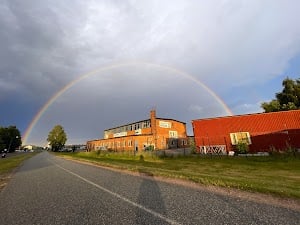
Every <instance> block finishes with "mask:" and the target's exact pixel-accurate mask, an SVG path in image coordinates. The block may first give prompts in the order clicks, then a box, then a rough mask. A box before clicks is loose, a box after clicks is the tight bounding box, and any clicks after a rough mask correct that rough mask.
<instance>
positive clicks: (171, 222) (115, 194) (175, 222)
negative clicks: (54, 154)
mask: <svg viewBox="0 0 300 225" xmlns="http://www.w3.org/2000/svg"><path fill="white" fill-rule="evenodd" d="M51 161H52V160H51ZM52 163H53V164H54V165H55V166H57V167H59V168H61V169H62V170H64V171H66V172H68V173H70V174H72V175H73V176H75V177H78V178H79V179H81V180H83V181H85V182H86V183H88V184H91V185H93V186H94V187H96V188H98V189H100V190H102V191H105V192H107V193H109V194H111V195H113V196H114V197H116V198H119V199H121V200H123V201H124V202H127V203H129V204H131V205H133V206H135V207H137V208H139V209H142V210H144V211H146V212H148V213H150V214H152V215H153V216H155V217H158V218H160V219H162V220H164V221H166V222H168V223H170V224H174V225H181V224H180V223H178V222H177V221H175V220H171V219H169V218H167V217H165V216H164V215H162V214H160V213H157V212H155V211H153V210H151V209H148V208H146V207H145V206H143V205H141V204H138V203H136V202H133V201H131V200H129V199H128V198H125V197H123V196H121V195H119V194H117V193H115V192H113V191H110V190H108V189H106V188H105V187H102V186H100V185H98V184H96V183H94V182H92V181H90V180H88V179H86V178H84V177H82V176H80V175H78V174H77V173H74V172H72V171H70V170H68V169H66V168H64V167H62V166H60V165H58V164H56V163H54V162H53V161H52Z"/></svg>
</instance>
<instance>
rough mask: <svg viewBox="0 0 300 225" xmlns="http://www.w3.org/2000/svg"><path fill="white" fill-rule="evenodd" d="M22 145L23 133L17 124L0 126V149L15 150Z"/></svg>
mask: <svg viewBox="0 0 300 225" xmlns="http://www.w3.org/2000/svg"><path fill="white" fill-rule="evenodd" d="M21 145H22V139H21V133H20V131H19V130H18V128H17V127H16V126H9V127H0V151H2V150H4V149H7V150H8V151H9V152H14V151H15V150H16V148H18V147H20V146H21Z"/></svg>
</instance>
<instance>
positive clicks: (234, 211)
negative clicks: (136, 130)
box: [0, 152, 300, 225]
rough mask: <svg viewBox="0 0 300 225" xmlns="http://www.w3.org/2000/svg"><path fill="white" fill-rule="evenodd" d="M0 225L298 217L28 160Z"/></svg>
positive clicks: (299, 219) (5, 200) (9, 191)
mask: <svg viewBox="0 0 300 225" xmlns="http://www.w3.org/2000/svg"><path fill="white" fill-rule="evenodd" d="M0 224H1V225H5V224H14V225H16V224H22V225H24V224H49V225H50V224H51V225H53V224H80V225H83V224H118V225H120V224H126V225H127V224H155V225H157V224H206V225H207V224H215V225H217V224H239V225H242V224H259V225H262V224H277V225H279V224H289V225H292V224H297V225H299V224H300V212H299V211H294V210H291V209H287V208H283V207H278V206H270V205H267V204H262V203H255V202H251V201H246V200H241V199H239V198H233V197H229V196H225V195H221V194H216V193H212V192H209V191H203V190H198V189H194V188H189V187H184V186H182V185H176V184H171V183H166V182H161V181H156V180H154V179H147V178H145V177H140V176H132V175H129V174H125V173H120V172H115V171H111V170H107V169H103V168H99V167H94V166H91V165H85V164H80V163H76V162H73V161H68V160H64V159H61V158H57V157H55V156H53V155H51V154H49V153H47V152H43V153H40V154H38V155H36V156H34V157H32V158H31V159H29V160H27V161H26V162H25V163H24V164H23V165H22V166H21V167H20V168H19V169H18V171H17V172H16V173H15V174H14V176H13V177H12V179H11V180H10V182H9V184H8V185H7V186H6V187H5V188H4V189H3V190H2V191H1V193H0Z"/></svg>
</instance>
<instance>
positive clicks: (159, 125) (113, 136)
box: [87, 110, 188, 151]
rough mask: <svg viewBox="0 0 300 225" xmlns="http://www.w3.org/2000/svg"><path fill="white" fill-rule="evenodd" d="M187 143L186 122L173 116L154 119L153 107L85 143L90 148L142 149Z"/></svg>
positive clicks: (171, 146)
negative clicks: (146, 113)
mask: <svg viewBox="0 0 300 225" xmlns="http://www.w3.org/2000/svg"><path fill="white" fill-rule="evenodd" d="M187 146H188V138H187V133H186V124H185V123H184V122H180V121H177V120H174V119H167V118H157V117H156V111H155V110H152V111H151V112H150V118H148V119H145V120H142V121H137V122H133V123H128V124H125V125H122V126H118V127H114V128H110V129H107V130H105V131H104V137H103V139H99V140H90V141H88V142H87V149H88V150H90V151H92V150H113V151H133V150H134V151H144V150H159V149H170V148H183V147H187Z"/></svg>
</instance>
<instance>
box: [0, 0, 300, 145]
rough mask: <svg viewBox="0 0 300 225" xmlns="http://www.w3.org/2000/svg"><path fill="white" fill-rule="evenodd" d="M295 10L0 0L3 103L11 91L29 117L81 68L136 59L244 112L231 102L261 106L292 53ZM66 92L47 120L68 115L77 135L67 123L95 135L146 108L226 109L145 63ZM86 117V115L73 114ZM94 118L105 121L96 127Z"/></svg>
mask: <svg viewBox="0 0 300 225" xmlns="http://www.w3.org/2000/svg"><path fill="white" fill-rule="evenodd" d="M299 9H300V3H299V2H298V1H289V3H288V4H287V3H286V2H282V1H209V2H207V1H179V0H173V1H158V0H154V1H130V0H128V1H120V0H114V1H108V0H101V1H92V0H87V1H84V2H82V1H79V0H77V1H76V0H74V1H68V0H64V1H59V2H56V3H55V4H54V3H53V1H50V0H46V1H26V2H22V1H14V0H10V1H5V0H2V1H1V6H0V26H1V33H0V44H1V51H0V75H1V76H0V77H1V78H0V87H1V88H0V106H1V108H4V107H2V104H4V102H5V103H7V102H12V101H14V99H15V98H18V102H21V103H22V102H23V103H22V106H24V105H25V107H23V111H26V112H24V113H23V114H26V115H28V117H26V118H25V119H24V121H28V120H30V116H29V113H28V112H29V111H30V112H32V111H34V110H33V109H32V108H34V109H35V111H36V112H37V111H38V110H39V108H40V107H42V105H43V104H44V103H45V102H46V101H47V100H48V99H49V98H51V96H53V94H54V93H56V92H57V91H59V90H60V89H61V88H63V87H64V86H65V85H66V84H68V83H69V82H71V81H72V80H74V79H77V78H78V77H79V76H80V75H82V74H85V73H87V72H89V71H92V70H95V69H97V68H101V67H105V66H107V65H111V64H119V63H122V62H127V61H132V60H134V61H148V62H152V63H158V64H163V65H167V66H169V67H173V68H176V69H179V70H182V71H184V72H185V73H188V74H190V75H191V76H193V77H195V78H196V79H198V80H200V81H202V82H204V83H205V84H206V85H208V86H209V87H210V88H211V89H212V90H214V91H215V92H216V93H217V94H218V95H221V96H222V98H223V99H224V100H225V101H226V102H227V103H228V104H229V105H230V106H232V109H233V111H234V112H235V113H238V112H244V111H247V107H246V106H245V105H244V106H237V105H238V104H236V103H237V102H240V103H241V104H240V105H243V104H250V105H253V106H251V107H250V106H248V109H249V111H255V110H256V109H257V110H259V108H257V106H255V105H256V102H258V101H259V99H265V97H264V96H261V95H263V93H261V92H260V90H258V86H259V87H261V86H262V85H263V84H268V81H270V80H272V79H274V78H276V77H278V76H280V75H281V74H282V73H283V72H284V71H285V70H286V68H287V67H288V66H289V61H290V60H291V59H292V58H294V57H296V56H297V55H299V51H300V46H299V43H300V24H299V23H298V21H299V14H298V12H299ZM235 89H239V90H241V91H243V92H251V93H254V92H257V93H259V94H252V95H251V97H249V99H247V101H246V100H245V101H243V99H242V97H244V95H245V94H240V93H239V94H234V90H235ZM71 92H72V93H73V94H72V96H68V95H67V94H68V93H65V95H64V96H62V97H61V98H59V99H58V100H57V102H56V103H55V104H54V105H53V108H55V112H56V113H53V116H52V117H51V119H52V120H53V122H54V121H55V119H57V120H58V122H65V123H66V124H67V125H66V126H68V130H70V132H71V133H74V134H75V133H78V134H77V136H78V137H77V138H78V139H80V138H81V137H80V136H81V135H80V134H81V133H80V132H79V131H74V130H77V128H76V127H75V126H73V125H71V124H72V123H73V124H74V123H75V122H74V121H76V123H78V124H81V125H82V126H84V124H88V125H89V126H90V127H92V128H90V129H89V127H88V126H86V127H85V129H84V132H85V133H86V134H87V135H86V136H87V137H88V136H91V137H95V136H96V133H97V134H98V131H99V132H101V131H102V130H103V128H104V127H105V128H109V127H110V126H115V125H117V124H118V123H124V122H126V121H129V122H130V121H131V120H135V119H136V118H141V119H144V117H143V115H145V116H148V111H149V108H151V107H153V106H157V109H158V112H161V114H162V116H164V115H166V117H174V118H175V119H182V120H184V121H185V122H187V123H189V122H190V120H191V119H195V118H198V117H200V116H201V117H202V116H208V117H211V116H219V115H223V114H225V113H226V112H225V111H224V109H222V107H221V106H220V105H218V103H217V102H216V101H215V100H214V99H213V98H212V97H211V96H209V94H207V93H205V91H204V90H203V89H201V87H199V85H198V86H197V85H195V84H194V83H193V82H191V81H186V80H185V79H183V78H182V77H181V76H179V75H178V74H176V72H173V73H171V72H170V71H167V70H158V69H157V68H153V67H147V66H144V67H129V66H127V67H126V66H124V67H121V68H119V69H111V70H107V71H105V72H103V73H102V74H101V75H99V76H91V77H89V78H88V79H87V80H86V81H82V82H80V84H77V85H75V86H74V88H72V89H71V90H70V93H71ZM229 93H230V95H229ZM67 96H68V98H67ZM75 96H76V97H75ZM253 96H255V97H253ZM97 102H98V104H99V105H101V107H102V108H101V107H100V106H98V105H97ZM76 103H77V104H78V105H77V106H76ZM61 104H63V105H61ZM26 105H28V106H30V109H27V108H26ZM58 106H59V107H58ZM60 107H61V108H60ZM98 107H99V108H98ZM72 108H73V109H74V110H73V111H72V112H70V111H68V110H70V109H72ZM87 108H88V112H87V111H86V109H87ZM49 111H50V109H49ZM100 112H101V114H99V113H100ZM71 113H72V116H70V114H71ZM6 114H9V111H8V110H7V109H4V112H3V115H6ZM83 114H84V115H85V114H87V116H86V117H85V118H87V119H85V120H82V119H80V118H81V117H80V115H83ZM54 115H55V116H54ZM19 116H20V117H22V113H21V112H20V115H19ZM31 116H32V117H33V116H34V115H31ZM47 116H50V115H45V118H46V117H47ZM99 116H101V117H103V118H109V119H104V120H101V123H100V124H97V126H96V125H95V123H94V122H93V121H97V118H99ZM47 118H48V117H47ZM89 118H90V120H89ZM4 119H5V117H4ZM49 119H50V118H49ZM66 121H69V122H66ZM72 121H73V122H72ZM83 121H84V122H83ZM102 123H103V124H102ZM43 125H44V124H43V122H42V121H41V122H40V126H38V125H37V128H36V129H35V130H36V131H37V133H35V134H34V135H32V138H33V136H36V137H37V139H36V140H34V141H36V142H38V139H40V137H39V136H40V135H38V133H39V132H38V131H39V130H40V129H44V128H43ZM22 126H26V125H24V124H23V125H22ZM47 128H48V127H47ZM44 130H45V129H44Z"/></svg>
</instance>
